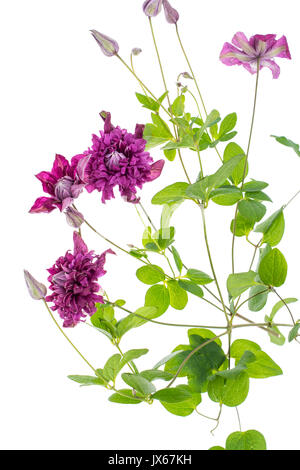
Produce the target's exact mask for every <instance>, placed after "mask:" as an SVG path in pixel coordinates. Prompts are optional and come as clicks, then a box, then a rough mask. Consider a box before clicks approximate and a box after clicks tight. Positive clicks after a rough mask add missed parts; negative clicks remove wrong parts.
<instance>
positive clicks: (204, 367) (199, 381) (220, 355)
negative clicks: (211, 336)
mask: <svg viewBox="0 0 300 470" xmlns="http://www.w3.org/2000/svg"><path fill="white" fill-rule="evenodd" d="M189 339H190V345H189V346H180V348H181V350H179V352H178V354H175V355H173V357H171V358H170V359H169V360H168V361H167V362H166V365H165V370H166V371H167V372H171V373H172V374H176V373H177V371H178V369H179V367H180V366H181V364H182V362H183V361H184V360H185V359H186V358H187V357H188V356H189V355H190V354H191V352H193V354H192V355H191V356H190V358H189V360H188V361H187V362H186V364H185V365H184V367H183V368H182V370H181V371H180V373H179V377H188V379H189V383H190V382H191V383H192V385H193V391H195V392H202V391H203V389H204V388H205V385H206V382H207V379H208V377H209V376H210V375H211V374H212V371H213V370H218V369H219V368H220V367H221V365H222V364H223V362H224V361H225V355H224V352H223V351H222V349H221V348H220V346H219V345H218V344H217V343H216V342H215V341H212V342H211V343H209V344H206V345H205V346H204V344H205V343H206V342H207V341H209V340H207V339H206V338H203V337H201V336H199V335H190V336H189ZM196 348H199V350H197V351H196V352H194V350H195V349H196Z"/></svg>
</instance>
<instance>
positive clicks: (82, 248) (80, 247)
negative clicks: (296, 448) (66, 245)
mask: <svg viewBox="0 0 300 470" xmlns="http://www.w3.org/2000/svg"><path fill="white" fill-rule="evenodd" d="M73 241H74V255H77V254H82V255H85V254H86V253H88V251H89V250H88V247H87V246H86V244H85V243H84V241H83V240H82V238H81V236H80V235H79V233H78V232H74V233H73Z"/></svg>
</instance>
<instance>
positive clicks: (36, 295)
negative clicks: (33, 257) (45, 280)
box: [24, 270, 47, 300]
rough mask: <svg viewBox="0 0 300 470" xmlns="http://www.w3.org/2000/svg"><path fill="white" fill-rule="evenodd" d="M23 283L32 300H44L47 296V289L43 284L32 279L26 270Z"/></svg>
mask: <svg viewBox="0 0 300 470" xmlns="http://www.w3.org/2000/svg"><path fill="white" fill-rule="evenodd" d="M24 277H25V282H26V285H27V289H28V292H29V294H30V295H31V297H32V298H33V299H34V300H41V299H44V298H45V296H46V294H47V288H46V286H44V284H41V283H40V282H38V281H37V280H36V279H34V277H33V276H32V275H31V274H30V273H29V272H28V271H26V270H24Z"/></svg>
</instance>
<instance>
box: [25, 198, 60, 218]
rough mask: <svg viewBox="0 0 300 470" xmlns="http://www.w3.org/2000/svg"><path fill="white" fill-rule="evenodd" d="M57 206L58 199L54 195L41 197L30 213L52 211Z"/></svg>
mask: <svg viewBox="0 0 300 470" xmlns="http://www.w3.org/2000/svg"><path fill="white" fill-rule="evenodd" d="M56 207H57V200H56V199H54V198H53V197H39V198H38V199H37V200H36V201H35V203H34V204H33V206H32V208H31V209H30V211H29V212H30V214H39V213H40V212H46V213H49V212H52V211H53V210H54V209H55V208H56Z"/></svg>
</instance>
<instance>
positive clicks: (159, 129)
mask: <svg viewBox="0 0 300 470" xmlns="http://www.w3.org/2000/svg"><path fill="white" fill-rule="evenodd" d="M151 117H152V122H153V124H146V126H145V130H144V135H143V137H144V139H146V140H147V149H151V148H153V147H156V146H157V145H161V144H163V143H165V142H168V141H169V140H171V139H172V138H173V135H172V133H171V131H170V129H169V127H168V125H167V124H166V123H165V121H164V120H163V119H162V118H161V117H160V116H158V114H153V113H152V114H151Z"/></svg>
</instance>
